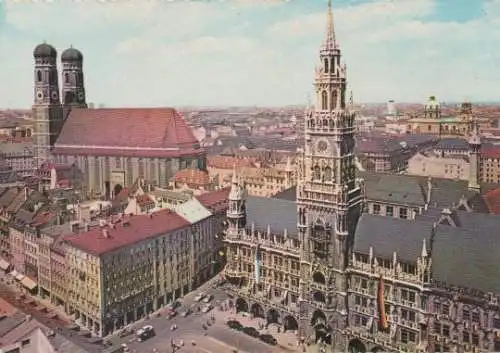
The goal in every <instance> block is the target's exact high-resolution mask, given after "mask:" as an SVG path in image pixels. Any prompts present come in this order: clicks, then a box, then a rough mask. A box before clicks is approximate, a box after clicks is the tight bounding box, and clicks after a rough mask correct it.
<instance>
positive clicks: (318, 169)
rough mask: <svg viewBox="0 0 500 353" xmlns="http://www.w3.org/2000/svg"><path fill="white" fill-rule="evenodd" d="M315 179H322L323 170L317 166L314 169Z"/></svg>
mask: <svg viewBox="0 0 500 353" xmlns="http://www.w3.org/2000/svg"><path fill="white" fill-rule="evenodd" d="M313 179H314V180H320V179H321V169H320V168H319V166H315V167H314V172H313Z"/></svg>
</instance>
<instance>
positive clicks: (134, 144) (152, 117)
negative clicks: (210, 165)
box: [55, 108, 199, 155]
mask: <svg viewBox="0 0 500 353" xmlns="http://www.w3.org/2000/svg"><path fill="white" fill-rule="evenodd" d="M64 146H68V147H71V146H73V147H74V148H80V149H82V146H84V147H83V148H85V147H87V146H88V148H91V149H99V150H100V149H105V148H106V147H110V148H111V149H116V148H118V147H128V148H136V149H141V148H143V149H145V150H148V149H149V150H155V149H174V150H175V149H183V150H196V149H198V148H199V141H198V140H197V139H196V137H195V136H194V134H193V132H192V130H191V128H190V127H189V126H188V125H187V123H186V121H185V120H184V118H183V117H182V116H181V115H180V114H179V113H178V112H177V111H175V109H173V108H115V109H73V110H72V111H71V113H70V114H69V116H68V118H67V120H66V122H65V123H64V126H63V128H62V131H61V133H60V135H59V137H58V139H57V142H56V144H55V147H56V150H57V149H58V148H59V149H60V148H63V147H64ZM129 151H130V152H132V151H134V150H123V151H120V153H121V154H122V155H128V152H129ZM163 152H165V151H163Z"/></svg>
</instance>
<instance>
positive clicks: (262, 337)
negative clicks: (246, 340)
mask: <svg viewBox="0 0 500 353" xmlns="http://www.w3.org/2000/svg"><path fill="white" fill-rule="evenodd" d="M259 338H260V340H261V341H262V342H265V343H267V344H270V345H271V346H276V345H277V344H278V340H277V339H276V338H275V337H274V336H273V335H270V334H267V333H265V334H263V335H260V336H259Z"/></svg>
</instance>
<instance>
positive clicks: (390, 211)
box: [373, 204, 408, 219]
mask: <svg viewBox="0 0 500 353" xmlns="http://www.w3.org/2000/svg"><path fill="white" fill-rule="evenodd" d="M394 209H395V208H394V207H393V206H385V215H386V216H389V217H394V216H395V213H394ZM381 210H382V207H381V206H380V205H378V204H374V205H373V214H374V215H380V214H382V213H381ZM397 216H398V217H399V218H402V219H408V209H407V208H404V207H399V208H398V210H397Z"/></svg>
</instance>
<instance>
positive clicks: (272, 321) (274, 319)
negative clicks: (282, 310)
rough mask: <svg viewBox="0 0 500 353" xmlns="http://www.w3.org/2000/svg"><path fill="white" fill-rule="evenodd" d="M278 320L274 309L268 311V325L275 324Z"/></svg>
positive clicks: (277, 314)
mask: <svg viewBox="0 0 500 353" xmlns="http://www.w3.org/2000/svg"><path fill="white" fill-rule="evenodd" d="M279 320H280V314H279V313H278V311H277V310H275V309H270V310H269V311H268V312H267V323H268V324H277V323H278V322H279Z"/></svg>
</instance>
